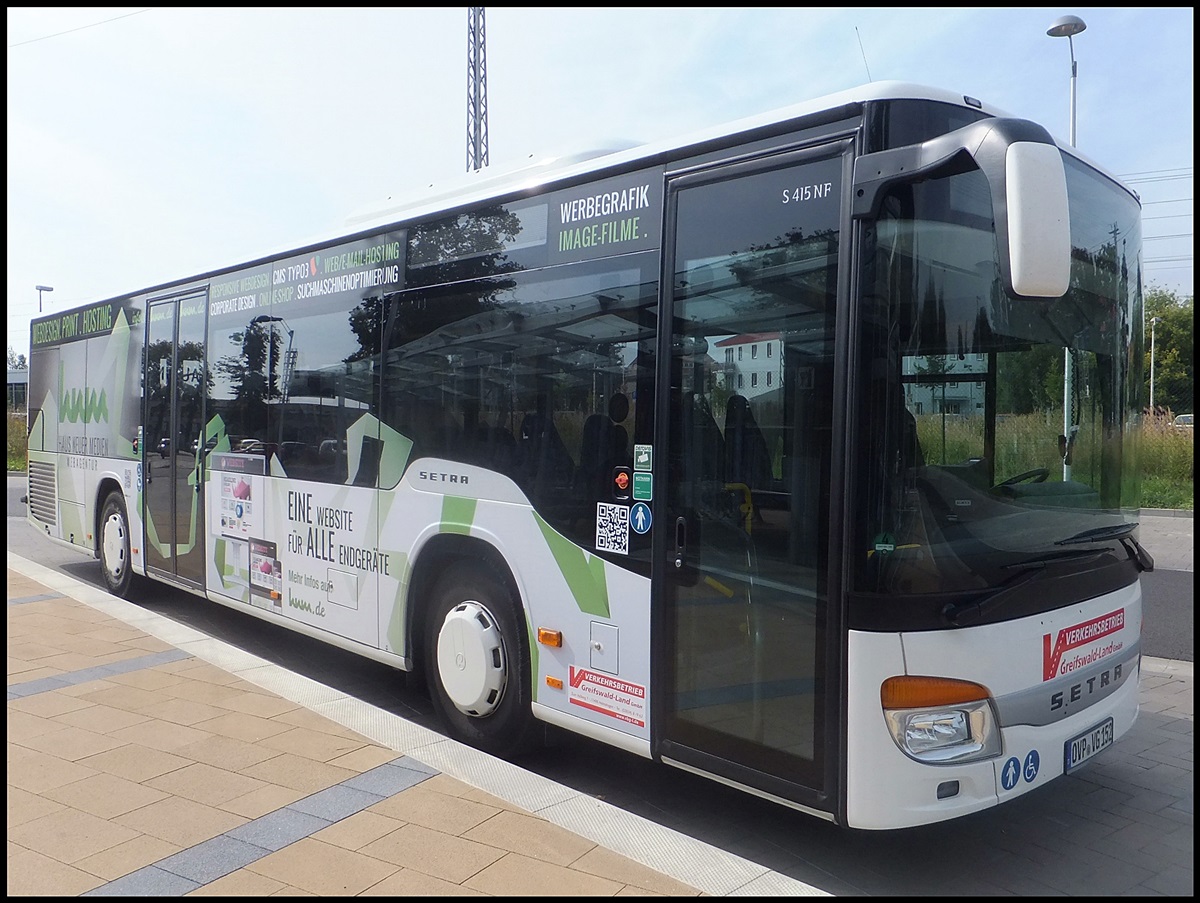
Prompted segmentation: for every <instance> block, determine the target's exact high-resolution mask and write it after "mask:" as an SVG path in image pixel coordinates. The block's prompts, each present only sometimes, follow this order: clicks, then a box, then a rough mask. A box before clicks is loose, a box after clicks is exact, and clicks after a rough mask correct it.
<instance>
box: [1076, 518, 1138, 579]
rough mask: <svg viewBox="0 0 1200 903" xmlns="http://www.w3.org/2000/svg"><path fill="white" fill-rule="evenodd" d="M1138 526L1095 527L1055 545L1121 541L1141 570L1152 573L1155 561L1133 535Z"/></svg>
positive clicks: (1131, 523) (1133, 523) (1128, 524)
mask: <svg viewBox="0 0 1200 903" xmlns="http://www.w3.org/2000/svg"><path fill="white" fill-rule="evenodd" d="M1137 525H1138V522H1137V521H1130V522H1129V523H1124V524H1111V525H1110V526H1107V527H1095V528H1094V529H1091V530H1084V531H1083V532H1082V533H1076V534H1075V535H1074V536H1068V537H1067V538H1066V539H1060V540H1058V541H1056V542H1055V543H1054V544H1055V545H1056V546H1065V545H1073V544H1077V543H1084V542H1104V541H1105V540H1109V539H1116V540H1120V542H1121V545H1122V546H1124V547H1125V551H1126V553H1127V554H1128V555H1129V557H1130V558H1132V559H1133V561H1134V563H1136V564H1137V566H1138V569H1139V570H1142V571H1152V570H1154V559H1153V558H1152V557H1151V556H1150V553H1149V552H1147V551H1146V550H1145V549H1144V548H1142V545H1141V543H1139V542H1138V541H1137V540H1136V539H1134V538H1133V536H1132V535H1131V534H1132V533H1133V531H1134V530H1135V529H1136V528H1137Z"/></svg>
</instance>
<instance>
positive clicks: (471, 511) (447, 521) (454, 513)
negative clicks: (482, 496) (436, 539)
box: [441, 495, 477, 536]
mask: <svg viewBox="0 0 1200 903" xmlns="http://www.w3.org/2000/svg"><path fill="white" fill-rule="evenodd" d="M476 504H477V500H476V499H467V498H463V497H462V496H458V495H447V496H445V497H444V498H443V499H442V527H441V532H442V533H457V534H460V535H462V536H470V535H471V524H472V522H473V521H474V520H475V506H476Z"/></svg>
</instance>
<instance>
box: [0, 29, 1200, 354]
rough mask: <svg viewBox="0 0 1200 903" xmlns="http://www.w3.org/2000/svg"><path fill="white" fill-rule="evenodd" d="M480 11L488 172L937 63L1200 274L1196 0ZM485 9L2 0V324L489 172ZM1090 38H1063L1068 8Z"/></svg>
mask: <svg viewBox="0 0 1200 903" xmlns="http://www.w3.org/2000/svg"><path fill="white" fill-rule="evenodd" d="M485 9H486V14H485V16H486V37H487V43H486V47H485V58H486V62H487V94H486V99H487V117H488V118H487V138H488V161H489V169H490V170H492V171H496V172H499V171H502V170H505V169H510V168H516V167H518V166H521V165H524V164H526V163H528V162H530V161H531V160H532V159H541V158H543V157H545V156H549V155H556V154H566V153H571V152H577V151H583V150H590V149H595V148H600V147H613V146H628V145H629V144H630V143H639V144H640V143H649V142H653V141H659V140H665V139H669V138H672V137H675V136H678V135H684V134H688V133H690V132H693V131H697V130H700V129H705V128H709V127H711V126H716V125H719V124H721V123H724V122H728V121H732V120H735V119H740V118H742V117H745V116H752V115H756V114H759V113H764V112H767V111H770V110H773V109H776V108H779V107H785V106H789V105H791V104H794V103H799V102H801V101H807V100H810V99H813V98H816V97H819V96H821V95H823V94H828V93H832V92H834V91H840V90H843V89H848V88H854V87H856V86H858V85H862V84H864V83H867V82H869V81H885V80H899V81H907V82H915V83H917V84H922V85H928V86H932V87H936V88H944V89H948V90H951V91H954V92H956V93H963V94H969V95H971V96H974V97H977V98H980V99H981V100H983V101H984V102H986V103H988V104H991V105H993V106H995V107H997V108H999V109H1000V110H1002V111H1004V112H1006V113H1009V114H1011V115H1015V116H1021V117H1024V118H1028V119H1032V120H1034V121H1036V122H1039V123H1041V124H1042V125H1044V126H1045V127H1046V128H1047V129H1049V130H1050V132H1051V133H1052V134H1053V135H1054V136H1055V137H1057V138H1059V139H1060V140H1061V141H1062V142H1063V143H1066V142H1067V141H1068V140H1069V136H1070V121H1071V116H1070V92H1071V56H1072V51H1073V53H1074V58H1075V61H1076V64H1077V67H1078V68H1077V76H1076V80H1075V84H1076V90H1077V103H1076V117H1075V118H1076V133H1077V135H1076V144H1077V146H1078V148H1079V149H1080V150H1081V151H1082V152H1083V153H1085V154H1086V155H1087V156H1088V157H1089V158H1090V159H1092V160H1093V161H1095V162H1096V163H1098V164H1100V165H1102V166H1103V167H1105V168H1106V169H1107V170H1108V171H1109V172H1111V173H1114V174H1116V175H1118V176H1120V177H1122V178H1123V179H1124V180H1125V181H1126V182H1127V183H1128V184H1129V185H1130V186H1131V187H1132V188H1133V189H1134V190H1135V191H1137V192H1138V194H1139V195H1140V196H1141V198H1142V201H1143V221H1144V227H1143V231H1144V234H1145V237H1146V238H1145V243H1144V259H1145V261H1146V273H1147V277H1146V284H1147V286H1158V287H1162V288H1166V289H1170V290H1173V291H1176V292H1178V293H1180V294H1183V295H1190V294H1192V277H1193V257H1192V244H1193V231H1192V163H1191V162H1190V161H1191V160H1192V158H1193V140H1192V123H1193V118H1192V117H1193V114H1192V108H1193V80H1194V71H1193V68H1194V67H1193V56H1192V54H1193V31H1194V10H1193V9H1192V8H1190V7H1157V8H1141V9H1135V8H1125V7H1116V8H1107V7H1105V8H1100V7H1082V8H1080V7H1073V8H1072V7H1062V8H1060V7H1019V8H970V9H968V8H949V9H933V8H900V9H891V8H880V7H862V8H844V7H842V8H814V9H795V8H737V9H734V8H722V7H716V8H695V9H688V8H684V9H668V8H654V7H651V8H637V9H622V8H608V7H606V8H570V9H561V8H556V9H534V8H520V7H494V8H485ZM467 10H468V8H467V7H438V8H417V9H355V8H345V9H329V8H325V9H301V8H284V9H278V10H277V9H203V8H175V9H146V8H142V7H110V8H105V7H97V8H63V9H49V8H21V7H11V6H10V7H8V11H7V15H8V30H7V42H8V345H9V347H10V348H11V349H12V350H13V351H14V352H16V353H18V354H26V355H27V354H28V351H29V323H30V320H31V318H33V317H35V316H37V315H38V310H39V293H38V291H37V290H36V288H35V286H37V285H43V286H51V287H53V289H54V291H53V292H50V293H46V292H43V293H41V298H40V303H41V307H42V310H43V311H44V312H46V313H52V312H54V311H60V310H66V309H68V308H71V307H75V306H76V305H79V304H83V303H87V302H90V301H97V300H102V299H105V298H109V297H114V296H116V295H120V294H124V293H127V292H132V291H136V290H139V289H143V288H148V287H150V286H153V285H157V284H160V283H164V282H169V281H172V280H175V279H182V278H186V277H189V276H193V275H197V274H199V273H202V272H205V271H208V270H213V269H217V268H220V267H224V266H229V265H233V264H237V263H241V262H243V261H247V260H250V259H253V258H257V257H261V256H264V255H266V254H269V253H273V252H276V251H281V250H284V249H286V248H291V247H298V246H300V245H303V244H305V243H307V242H309V241H310V240H313V239H316V238H319V237H324V236H332V235H334V234H336V233H337V232H338V231H340V230H343V229H344V230H345V231H347V232H349V231H352V230H351V229H349V228H348V227H346V225H345V223H346V220H347V218H348V217H350V216H352V215H353V214H355V213H357V212H360V211H362V210H363V209H364V208H368V207H371V206H373V205H381V204H382V203H383V202H384V201H385V200H386V199H387V198H398V197H409V196H419V194H420V192H421V191H423V190H427V188H428V186H430V185H442V184H446V183H448V182H453V181H455V180H458V179H461V178H462V177H463V176H464V175H465V173H466V167H467ZM1068 14H1070V15H1075V16H1078V17H1080V18H1081V19H1083V21H1084V22H1085V23H1086V25H1087V29H1086V31H1084V32H1083V33H1082V34H1078V35H1076V36H1075V37H1074V38H1072V39H1070V40H1069V41H1068V39H1066V38H1052V37H1049V36H1048V35H1047V34H1046V30H1047V29H1048V28H1049V27H1050V25H1051V24H1052V23H1053V22H1054V21H1055V20H1056V19H1057V18H1059V17H1060V16H1063V15H1068Z"/></svg>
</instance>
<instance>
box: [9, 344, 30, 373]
mask: <svg viewBox="0 0 1200 903" xmlns="http://www.w3.org/2000/svg"><path fill="white" fill-rule="evenodd" d="M8 369H9V370H28V369H29V364H28V363H26V361H25V355H23V354H16V353H14V352H13V349H12V345H9V346H8Z"/></svg>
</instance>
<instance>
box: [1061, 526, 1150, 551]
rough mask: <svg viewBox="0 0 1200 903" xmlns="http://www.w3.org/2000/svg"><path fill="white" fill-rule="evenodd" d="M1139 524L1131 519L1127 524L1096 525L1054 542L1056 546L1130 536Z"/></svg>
mask: <svg viewBox="0 0 1200 903" xmlns="http://www.w3.org/2000/svg"><path fill="white" fill-rule="evenodd" d="M1137 525H1138V522H1137V521H1131V522H1129V523H1125V524H1110V525H1109V526H1107V527H1094V528H1093V529H1091V530H1084V531H1083V532H1082V533H1076V534H1075V535H1074V536H1068V537H1067V538H1066V539H1060V540H1057V541H1056V542H1055V543H1054V544H1055V545H1056V546H1066V545H1071V544H1072V543H1080V542H1104V540H1106V539H1120V538H1121V537H1122V536H1128V535H1129V534H1130V533H1132V532H1133V531H1134V530H1135V529H1137Z"/></svg>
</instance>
